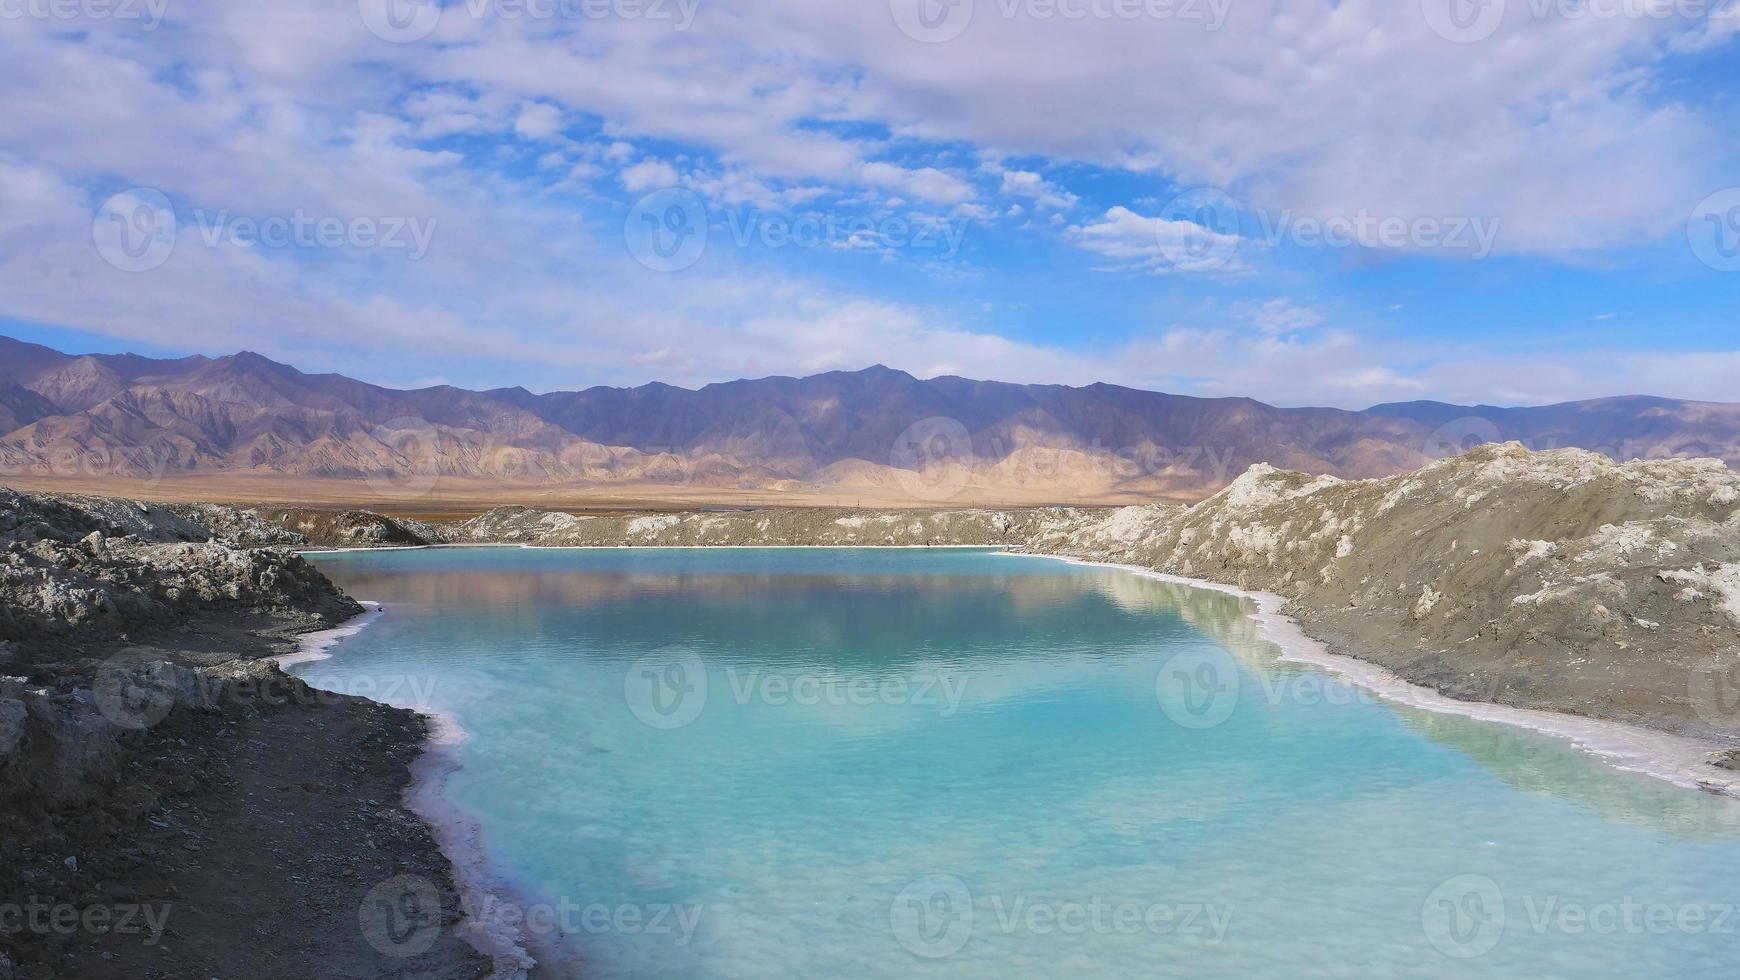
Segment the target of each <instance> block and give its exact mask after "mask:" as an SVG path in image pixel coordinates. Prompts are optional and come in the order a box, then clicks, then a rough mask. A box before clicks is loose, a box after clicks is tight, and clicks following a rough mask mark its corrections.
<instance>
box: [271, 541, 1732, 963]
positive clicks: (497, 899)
mask: <svg viewBox="0 0 1740 980" xmlns="http://www.w3.org/2000/svg"><path fill="white" fill-rule="evenodd" d="M434 548H513V549H520V550H536V551H546V550H547V551H608V550H623V551H635V550H639V551H646V550H668V551H709V550H724V549H736V550H770V551H773V550H865V549H871V548H880V549H884V550H966V549H971V550H979V551H989V552H991V553H994V554H1001V555H1006V556H1012V557H1023V558H1040V559H1046V560H1050V561H1058V562H1063V563H1065V564H1071V565H1078V566H1082V567H1087V568H1103V569H1109V570H1113V571H1120V572H1125V573H1129V574H1133V575H1137V576H1141V577H1143V578H1148V579H1151V580H1155V581H1160V582H1166V583H1170V584H1175V585H1182V586H1186V587H1189V588H1196V589H1204V590H1207V591H1213V592H1219V593H1222V594H1224V595H1230V596H1233V597H1236V598H1240V599H1245V600H1249V601H1251V602H1252V603H1253V604H1254V605H1255V607H1256V608H1255V610H1254V611H1250V612H1248V613H1247V616H1248V618H1249V619H1251V620H1252V621H1253V622H1254V623H1256V625H1257V627H1258V631H1259V634H1260V635H1261V636H1262V638H1263V639H1264V640H1266V641H1267V642H1269V643H1271V644H1273V645H1274V646H1275V648H1276V649H1277V651H1278V655H1277V658H1276V659H1277V662H1280V663H1291V664H1300V665H1305V666H1309V667H1313V668H1316V669H1318V670H1321V671H1323V672H1325V673H1328V674H1333V675H1335V676H1339V677H1342V678H1345V679H1346V680H1348V681H1350V682H1352V683H1353V684H1354V685H1356V686H1357V687H1359V688H1361V689H1363V690H1366V691H1369V692H1371V693H1372V694H1374V695H1376V696H1377V697H1379V698H1382V699H1383V700H1385V701H1387V702H1391V703H1393V704H1396V705H1401V706H1404V707H1409V708H1414V709H1416V710H1422V711H1428V712H1432V713H1436V714H1448V715H1456V716H1461V717H1466V718H1471V719H1474V720H1476V721H1483V722H1489V723H1494V724H1501V725H1507V726H1510V727H1513V728H1518V729H1521V730H1524V731H1530V732H1534V733H1536V734H1539V735H1543V736H1546V737H1550V738H1554V739H1559V740H1564V741H1568V742H1570V743H1571V744H1572V746H1573V747H1574V748H1576V749H1577V750H1578V751H1579V752H1580V753H1582V754H1584V755H1586V756H1588V757H1589V758H1590V759H1591V760H1592V761H1595V762H1598V763H1601V764H1604V765H1608V766H1611V767H1613V768H1614V769H1618V770H1621V771H1625V772H1632V773H1637V774H1640V775H1643V776H1647V777H1650V778H1654V779H1658V780H1662V781H1665V782H1668V783H1671V784H1672V785H1674V786H1677V787H1680V788H1682V789H1692V790H1698V791H1701V792H1704V793H1707V794H1710V795H1716V796H1723V797H1727V798H1730V799H1740V779H1736V780H1726V781H1725V780H1721V779H1719V778H1716V777H1715V776H1713V775H1711V773H1713V772H1714V771H1715V770H1714V769H1713V767H1711V766H1709V765H1708V763H1707V761H1706V759H1707V757H1708V756H1709V755H1710V754H1711V753H1714V752H1719V751H1723V750H1726V749H1729V748H1732V747H1733V746H1732V745H1729V744H1724V743H1721V742H1717V741H1713V740H1703V739H1697V738H1692V737H1689V736H1683V735H1675V734H1672V733H1668V732H1661V731H1657V730H1654V729H1649V728H1644V727H1641V726H1637V725H1628V724H1625V723H1622V722H1615V721H1605V720H1601V719H1593V718H1584V717H1580V716H1577V715H1570V714H1565V713H1561V712H1552V711H1543V710H1538V709H1530V708H1515V707H1510V706H1506V705H1500V704H1496V703H1493V702H1484V701H1459V700H1456V699H1454V698H1450V697H1447V696H1445V695H1443V694H1440V693H1438V692H1437V691H1434V690H1432V689H1430V688H1427V687H1423V686H1420V685H1417V684H1413V683H1411V682H1409V681H1407V680H1405V679H1403V678H1402V677H1400V676H1399V675H1397V674H1395V673H1394V672H1392V671H1390V670H1388V669H1387V668H1384V667H1382V666H1379V665H1378V664H1375V663H1371V662H1369V661H1364V660H1360V659H1358V658H1356V657H1350V656H1344V655H1340V654H1335V653H1331V652H1329V650H1328V649H1327V647H1325V645H1324V644H1323V643H1322V642H1321V641H1319V640H1317V639H1315V638H1313V637H1312V636H1310V634H1308V633H1306V632H1305V630H1304V628H1303V627H1302V626H1300V624H1299V623H1298V621H1297V620H1295V619H1293V618H1292V617H1291V616H1288V615H1286V614H1285V613H1283V612H1282V611H1281V610H1282V609H1283V608H1284V606H1285V605H1286V602H1287V600H1286V599H1285V598H1284V597H1282V596H1280V595H1277V594H1274V593H1269V592H1253V591H1249V590H1246V589H1240V588H1238V587H1236V586H1231V585H1226V584H1223V583H1219V582H1213V581H1208V580H1204V579H1194V578H1188V577H1185V576H1180V575H1173V574H1169V573H1165V572H1159V571H1155V570H1153V569H1150V568H1146V567H1143V566H1140V565H1130V564H1122V563H1117V562H1102V561H1093V560H1090V559H1086V558H1079V557H1074V556H1069V555H1056V554H1046V553H1043V552H1035V551H1017V550H1010V549H1009V548H1008V547H1006V546H996V545H938V546H928V545H892V546H889V545H883V546H855V545H727V546H708V545H694V546H674V547H673V546H637V545H587V546H555V547H550V546H541V545H535V544H525V543H514V544H486V543H479V544H472V543H463V542H461V543H451V544H441V545H419V546H410V547H403V546H400V547H384V548H368V547H364V548H348V549H320V550H314V549H310V550H309V551H307V552H299V553H308V554H332V553H338V552H362V551H420V550H431V549H434ZM359 602H360V604H361V605H363V607H364V609H365V611H364V612H363V613H361V614H359V615H358V616H356V617H354V618H353V619H351V620H349V621H347V622H345V623H343V624H340V625H339V626H337V627H334V628H333V629H329V630H322V631H319V632H316V633H310V634H307V635H306V636H304V637H303V638H302V639H301V642H300V643H299V646H298V650H297V651H296V652H295V653H292V654H285V655H281V656H279V657H273V658H270V659H272V660H274V661H275V662H277V663H278V664H279V666H280V668H284V667H287V666H295V665H301V664H308V663H314V662H318V661H322V660H326V659H329V658H331V657H332V656H333V655H334V654H333V653H332V650H333V648H334V647H336V646H337V645H338V644H340V643H341V642H343V640H345V639H347V638H348V637H351V636H354V635H356V634H357V633H360V632H361V631H362V630H364V629H366V628H368V627H369V626H371V625H373V624H374V623H375V622H378V621H379V619H380V617H381V616H382V615H384V613H385V610H384V609H383V608H382V607H381V605H380V604H379V603H376V602H369V601H360V600H359ZM414 710H417V711H419V712H420V713H421V714H423V715H424V716H425V717H426V718H427V719H428V722H429V723H428V730H427V734H426V736H425V738H424V743H423V751H422V753H421V754H420V755H419V756H418V757H417V759H416V761H415V762H413V763H412V764H411V766H410V769H411V776H412V781H411V784H410V785H409V786H408V787H407V788H406V790H405V793H404V802H405V805H406V806H407V808H409V809H410V810H411V811H412V812H413V813H415V814H416V815H417V816H418V818H419V819H421V820H422V821H423V822H424V823H425V824H427V825H428V827H429V829H430V831H431V833H432V834H433V835H434V837H435V840H436V843H437V845H438V847H439V849H440V852H441V854H442V856H443V857H444V858H445V859H446V861H447V862H448V864H449V866H450V868H451V869H452V873H453V877H454V883H455V885H456V886H457V888H458V891H459V893H460V895H461V903H462V911H464V912H465V915H464V917H463V918H462V919H461V921H460V923H459V924H458V925H457V926H455V927H454V932H455V933H456V934H457V935H458V936H459V937H460V938H461V939H463V940H464V941H465V942H466V943H467V944H468V945H470V946H471V947H472V948H473V949H475V950H477V952H478V953H480V954H481V955H483V956H484V957H485V958H487V959H489V960H490V961H491V962H492V963H493V964H494V971H493V973H492V974H491V977H492V980H528V978H534V977H540V976H546V975H549V974H547V973H546V972H545V971H548V970H552V969H557V968H560V967H563V966H568V965H572V964H574V963H577V962H579V953H578V952H577V951H575V950H572V949H569V948H567V947H566V946H564V945H563V943H562V936H561V935H559V934H556V935H547V934H544V935H533V934H530V933H528V932H527V931H526V930H524V929H522V928H519V927H517V926H512V925H508V924H505V923H503V922H502V921H501V918H500V917H499V916H496V915H487V914H486V916H485V917H484V918H482V919H480V918H478V917H476V916H474V915H472V914H471V913H472V911H473V910H474V909H483V910H485V911H486V913H487V912H488V911H489V910H494V909H499V908H504V907H505V908H508V909H527V908H532V907H534V906H535V905H536V904H537V903H536V902H533V901H531V900H529V899H528V898H527V897H526V895H525V894H524V892H523V890H522V889H518V888H515V887H513V886H512V885H511V884H510V883H508V882H507V881H506V880H504V878H503V876H502V875H500V874H498V873H496V870H495V869H493V868H492V867H491V864H490V862H489V860H488V857H487V855H486V853H485V848H484V845H483V839H484V833H485V832H484V828H483V827H482V824H481V822H480V821H479V820H477V819H476V818H475V817H473V816H472V815H471V814H470V813H468V812H467V811H466V810H464V808H463V807H461V806H460V805H459V804H457V803H456V802H454V801H453V800H452V799H450V798H449V796H448V792H447V791H448V784H449V782H450V779H451V777H452V775H453V774H454V773H456V772H458V771H459V770H460V769H461V768H462V765H463V764H462V763H461V762H460V761H459V757H458V752H459V747H460V746H461V745H463V744H464V742H465V741H466V739H468V738H469V737H470V734H469V733H468V732H466V730H465V729H464V727H463V726H462V725H460V724H459V722H458V720H457V719H456V718H455V717H454V716H453V715H451V714H449V713H447V712H444V711H440V710H438V709H434V708H432V707H429V706H427V705H421V706H414Z"/></svg>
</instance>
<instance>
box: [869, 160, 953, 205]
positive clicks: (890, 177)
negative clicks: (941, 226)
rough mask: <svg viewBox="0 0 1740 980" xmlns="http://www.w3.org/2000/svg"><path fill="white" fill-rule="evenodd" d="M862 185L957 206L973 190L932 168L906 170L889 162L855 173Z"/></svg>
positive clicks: (950, 175) (876, 164)
mask: <svg viewBox="0 0 1740 980" xmlns="http://www.w3.org/2000/svg"><path fill="white" fill-rule="evenodd" d="M859 175H860V176H861V177H862V179H863V180H864V182H865V183H866V184H869V185H870V186H872V187H882V188H889V189H895V190H899V191H900V192H902V193H904V194H910V195H912V196H913V197H916V198H918V199H919V200H921V201H932V202H935V203H940V204H959V203H961V202H963V201H969V200H971V199H972V197H973V187H972V185H971V184H968V183H967V182H966V181H964V180H961V179H960V178H959V177H956V176H955V175H953V174H950V173H945V172H943V171H941V170H938V169H936V168H935V167H919V168H917V169H915V170H909V169H907V168H905V167H898V166H895V165H894V164H892V163H866V164H864V166H863V167H862V168H861V169H860V170H859Z"/></svg>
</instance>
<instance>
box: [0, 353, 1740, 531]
mask: <svg viewBox="0 0 1740 980" xmlns="http://www.w3.org/2000/svg"><path fill="white" fill-rule="evenodd" d="M1499 440H1518V441H1521V442H1523V443H1525V444H1527V445H1529V446H1530V447H1531V448H1536V449H1546V448H1563V447H1572V446H1574V447H1580V448H1585V449H1592V450H1595V451H1599V452H1603V453H1606V454H1607V455H1609V456H1612V457H1614V458H1616V459H1621V460H1623V459H1631V458H1639V457H1645V458H1649V457H1667V456H1686V455H1699V456H1716V457H1720V458H1722V459H1725V460H1727V461H1728V462H1729V463H1730V465H1733V464H1734V463H1735V462H1737V461H1740V405H1732V404H1721V403H1710V402H1688V401H1676V400H1673V399H1666V398H1650V397H1623V398H1609V399H1599V400H1594V401H1585V402H1574V403H1567V404H1562V405H1550V406H1542V407H1538V408H1497V407H1488V406H1479V407H1466V406H1457V405H1447V404H1442V403H1438V402H1411V403H1403V404H1392V405H1378V406H1375V407H1373V408H1370V409H1367V410H1365V411H1357V412H1356V411H1345V410H1341V409H1326V408H1276V407H1274V406H1271V405H1266V404H1264V403H1262V402H1259V401H1255V400H1253V399H1249V398H1195V397H1190V396H1184V395H1171V394H1164V393H1160V392H1150V391H1140V390H1136V389H1132V388H1123V387H1119V386H1116V385H1108V384H1095V385H1089V386H1087V387H1081V388H1073V387H1066V386H1061V385H1019V384H1006V383H1001V382H992V381H973V380H968V379H965V378H958V377H941V378H932V379H928V380H920V379H918V378H914V377H913V376H911V375H909V374H906V373H904V372H901V371H895V370H891V369H889V368H886V367H881V366H876V367H871V368H867V369H865V370H862V371H851V372H845V371H836V372H829V373H826V374H818V375H813V376H810V377H806V378H787V377H770V378H762V379H759V380H753V381H747V380H746V381H732V382H725V383H721V384H712V385H707V386H705V387H703V388H700V389H697V390H689V389H685V388H677V387H673V386H671V385H666V384H656V383H655V384H648V385H643V386H641V387H638V388H603V387H598V388H589V389H585V390H581V391H560V392H550V393H548V394H541V395H540V394H533V393H531V392H529V391H526V390H525V389H523V388H505V389H496V390H492V391H469V390H466V389H461V388H454V387H449V386H439V387H433V388H424V389H418V390H412V391H401V390H396V389H390V388H383V387H380V386H377V385H371V384H367V383H364V382H361V381H356V380H354V379H351V378H347V377H344V376H342V375H337V374H320V375H314V374H304V373H303V372H301V371H298V370H296V369H295V368H293V367H290V366H288V365H284V364H280V363H278V362H276V361H272V360H269V359H267V358H265V357H262V356H260V355H258V354H254V353H251V352H242V353H239V354H233V355H229V356H226V357H217V358H210V357H204V356H193V357H185V358H179V359H173V360H159V359H153V358H147V357H141V356H138V355H134V354H94V355H92V354H87V355H70V354H63V353H60V352H58V351H55V350H52V349H50V348H47V347H43V346H40V345H36V344H29V343H24V342H21V341H17V340H12V339H10V338H0V476H4V475H6V474H13V475H26V474H27V475H33V476H48V477H52V476H56V475H66V476H69V477H77V476H81V475H90V474H92V473H96V472H100V473H103V474H107V475H111V476H117V477H139V478H147V477H161V476H164V475H187V474H215V473H256V474H284V475H288V476H297V477H312V478H324V479H336V480H364V481H370V482H371V484H372V483H379V484H380V485H381V486H382V487H383V488H386V489H396V490H402V491H414V490H415V489H416V487H417V486H419V485H421V483H422V482H425V481H429V480H436V479H440V478H443V477H463V478H474V479H479V480H493V481H504V482H511V483H514V484H516V485H517V484H530V485H539V484H549V485H589V484H600V485H604V484H634V485H653V486H656V485H661V484H678V483H681V484H687V485H703V486H712V487H725V488H732V487H740V488H753V489H761V490H782V489H797V488H802V487H833V488H843V489H845V490H848V491H850V490H851V489H853V488H881V489H887V490H890V491H894V492H901V493H904V494H905V495H907V496H911V497H914V498H917V499H921V500H923V499H931V500H936V501H945V500H952V499H956V498H960V499H963V500H964V499H972V498H976V497H979V498H982V497H985V496H986V495H987V494H991V495H994V494H995V493H996V492H999V491H1009V492H1016V491H1019V492H1022V493H1025V494H1027V495H1029V496H1038V497H1045V498H1047V499H1054V500H1057V501H1059V502H1067V501H1072V500H1079V501H1083V502H1089V501H1093V500H1099V499H1105V498H1108V497H1125V498H1128V497H1148V496H1156V497H1178V498H1190V497H1199V496H1203V495H1206V494H1207V493H1210V492H1212V491H1214V490H1216V489H1218V488H1219V487H1221V486H1224V485H1225V484H1226V483H1228V482H1230V481H1231V480H1232V479H1233V478H1234V477H1236V476H1237V475H1238V474H1239V473H1241V472H1243V471H1244V470H1245V469H1246V468H1248V467H1249V466H1250V465H1251V464H1253V463H1259V462H1262V463H1271V464H1273V465H1275V466H1278V467H1283V468H1287V469H1296V470H1304V471H1307V472H1312V473H1328V474H1333V475H1336V476H1343V477H1378V476H1386V475H1391V474H1394V473H1398V472H1402V471H1406V470H1409V469H1412V468H1415V467H1417V466H1420V465H1422V464H1423V463H1425V462H1427V461H1429V460H1431V459H1434V458H1439V457H1442V456H1445V455H1450V454H1452V453H1455V452H1460V451H1462V450H1464V449H1466V448H1468V447H1469V446H1470V445H1472V444H1474V443H1478V442H1489V441H1499Z"/></svg>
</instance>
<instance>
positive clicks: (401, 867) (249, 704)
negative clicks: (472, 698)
mask: <svg viewBox="0 0 1740 980" xmlns="http://www.w3.org/2000/svg"><path fill="white" fill-rule="evenodd" d="M305 544H306V540H305V539H304V538H302V537H301V536H300V535H298V534H295V533H294V532H289V531H286V530H284V529H282V528H280V527H278V526H276V525H273V524H270V523H267V522H264V521H262V520H259V519H258V518H256V517H255V516H254V515H252V514H249V513H247V512H243V511H236V510H233V509H230V508H223V507H208V506H174V507H170V506H159V505H152V504H146V503H142V502H134V501H126V500H111V499H101V498H87V497H70V496H45V495H32V494H19V493H13V492H11V491H6V490H0V980H12V978H14V977H16V978H30V980H39V978H50V977H81V978H83V977H90V978H104V977H116V978H119V977H165V978H169V977H177V978H179V977H276V976H285V977H288V976H297V977H305V976H321V977H376V976H417V977H431V978H435V977H453V978H460V977H477V976H484V975H488V973H489V972H490V964H488V963H486V962H484V961H483V960H482V959H481V958H480V957H478V956H477V955H476V954H475V953H474V952H473V951H472V950H471V949H470V948H469V947H467V946H465V945H464V944H463V943H462V942H460V941H459V940H458V939H456V938H454V937H453V936H452V935H451V934H444V935H443V937H441V938H439V939H438V940H437V941H436V943H435V944H434V945H432V946H431V947H430V948H428V949H427V950H419V951H417V954H416V955H404V954H406V949H404V948H403V947H400V946H395V945H394V944H392V943H391V942H386V941H382V940H381V938H380V936H378V935H375V934H374V932H378V931H379V930H375V931H373V932H372V931H371V930H370V929H369V928H368V927H369V925H370V923H371V921H374V920H371V918H370V913H369V912H368V911H367V909H368V902H367V899H368V898H369V896H370V895H371V893H373V892H374V891H375V889H376V886H378V885H380V884H381V883H382V882H387V881H390V880H392V879H394V878H395V877H396V876H403V875H415V876H419V877H421V878H423V879H427V880H429V881H434V882H441V883H444V884H443V885H442V886H440V887H445V888H446V893H445V894H443V895H441V896H440V898H441V899H442V901H441V907H443V908H446V909H455V908H457V907H458V904H457V900H456V896H455V895H454V894H453V890H452V885H451V876H450V871H449V868H448V867H447V864H446V862H445V861H444V859H443V858H442V857H441V855H440V853H439V851H438V850H437V848H436V847H435V844H434V841H433V839H432V837H431V835H430V832H429V829H428V828H427V827H426V826H424V825H423V824H422V823H421V822H420V821H418V820H417V819H416V818H415V817H414V816H412V815H411V814H410V813H409V812H408V811H407V810H405V809H404V808H403V806H402V800H401V798H402V796H403V794H404V791H405V788H406V786H407V785H408V783H409V782H410V772H409V768H408V767H409V764H410V762H411V761H412V760H413V759H414V758H415V757H416V756H417V755H418V753H419V752H420V751H421V748H422V744H423V739H424V734H425V728H424V720H423V719H421V718H419V717H418V716H416V715H415V714H413V713H410V712H406V711H400V710H397V709H393V708H388V707H385V706H383V705H378V704H375V703H373V702H371V701H367V700H364V699H360V698H350V697H343V696H340V695H334V694H329V693H325V692H318V691H314V690H312V689H311V688H309V687H307V686H306V685H304V684H302V683H301V682H300V681H297V680H295V679H293V678H290V677H288V676H286V675H285V674H284V673H283V672H281V671H280V670H278V668H277V667H276V666H275V665H274V664H273V663H272V662H271V661H269V660H265V659H262V658H264V657H269V656H272V655H275V654H282V653H286V652H289V651H292V650H294V649H295V647H296V637H297V636H299V635H300V634H303V633H306V632H308V631H310V630H316V629H324V628H329V627H332V626H334V625H336V624H338V623H340V622H342V621H344V620H345V619H348V618H349V617H351V616H352V615H354V614H356V613H358V612H360V611H361V608H360V607H359V606H358V605H357V604H356V603H355V602H354V601H352V600H351V599H350V598H349V597H347V596H345V595H343V594H342V593H340V592H339V591H338V590H337V589H336V588H334V587H333V585H332V584H331V583H330V582H329V581H327V579H326V577H325V576H324V575H322V574H321V573H320V572H319V571H318V570H317V569H315V568H314V567H313V566H312V565H310V564H309V563H308V562H306V561H305V560H303V559H302V558H300V557H299V556H297V555H296V553H295V552H294V551H293V550H291V549H293V548H295V547H298V546H303V545H305ZM389 892H390V889H389ZM378 917H379V914H378V913H377V918H378ZM386 921H387V923H388V924H389V925H390V923H391V917H390V915H389V916H387V917H386ZM389 931H390V930H389Z"/></svg>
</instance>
